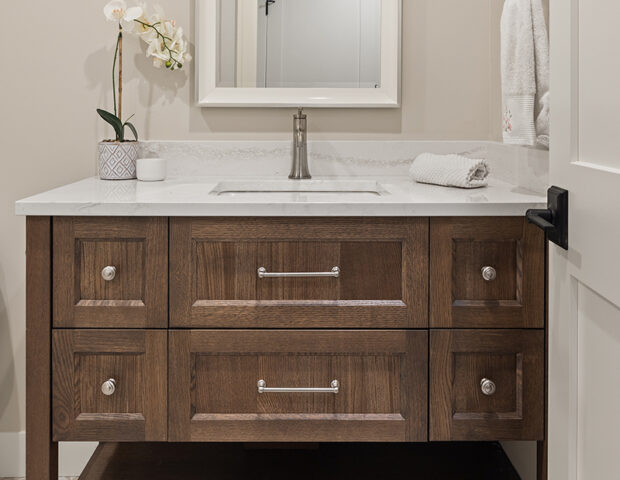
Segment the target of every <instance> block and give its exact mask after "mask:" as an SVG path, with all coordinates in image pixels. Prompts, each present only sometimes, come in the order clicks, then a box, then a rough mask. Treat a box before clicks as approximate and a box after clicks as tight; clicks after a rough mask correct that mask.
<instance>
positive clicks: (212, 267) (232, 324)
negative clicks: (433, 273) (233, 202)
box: [170, 218, 428, 328]
mask: <svg viewBox="0 0 620 480" xmlns="http://www.w3.org/2000/svg"><path fill="white" fill-rule="evenodd" d="M170 228H171V231H170V238H171V240H170V241H171V258H170V282H171V285H170V321H171V326H172V327H176V328H188V327H192V328H222V327H226V328H248V327H258V328H307V327H316V328H407V327H410V328H420V327H422V328H423V327H426V326H427V325H428V319H427V316H428V310H427V294H428V219H358V218H356V219H351V218H345V219H330V218H323V219H315V218H308V219H305V218H304V219H299V218H293V219H278V218H260V219H257V218H242V219H222V218H213V219H204V218H203V219H191V218H173V219H171V226H170ZM334 266H338V267H340V269H341V276H340V278H305V279H300V278H287V279H273V278H270V279H259V278H258V275H257V270H258V268H259V267H265V268H266V269H267V271H269V272H308V271H310V272H316V271H326V272H327V271H330V270H331V269H332V268H333V267H334Z"/></svg>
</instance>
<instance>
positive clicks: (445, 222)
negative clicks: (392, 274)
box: [430, 217, 545, 328]
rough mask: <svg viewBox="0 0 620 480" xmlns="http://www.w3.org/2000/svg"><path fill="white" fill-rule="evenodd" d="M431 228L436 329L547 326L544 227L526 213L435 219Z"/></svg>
mask: <svg viewBox="0 0 620 480" xmlns="http://www.w3.org/2000/svg"><path fill="white" fill-rule="evenodd" d="M430 229H431V233H430V236H431V248H430V252H431V253H430V325H431V328H544V322H545V315H544V306H545V300H544V292H545V240H544V235H543V233H542V231H541V230H540V229H538V228H537V227H535V226H534V225H529V224H528V223H527V222H526V220H525V219H524V218H522V217H498V218H485V217H478V218H432V219H431V227H430ZM485 266H491V267H494V268H495V269H496V270H497V279H496V280H494V281H491V282H487V281H485V280H484V279H483V278H482V274H481V269H482V267H485Z"/></svg>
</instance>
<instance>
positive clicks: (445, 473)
mask: <svg viewBox="0 0 620 480" xmlns="http://www.w3.org/2000/svg"><path fill="white" fill-rule="evenodd" d="M249 478H252V479H256V480H290V479H294V480H317V479H322V478H325V479H332V478H339V479H356V480H377V479H390V480H427V479H433V480H455V479H459V480H464V479H470V480H474V479H475V480H518V479H519V475H518V474H517V472H516V471H515V470H514V468H513V466H512V465H511V463H510V461H509V460H508V458H507V457H506V455H505V453H504V452H503V450H502V449H501V447H500V446H499V444H496V443H474V444H472V443H450V444H444V443H432V444H419V443H409V444H389V445H385V444H374V443H370V444H321V445H319V446H317V447H316V448H314V449H303V450H302V449H297V448H294V446H292V445H289V446H288V448H287V445H286V444H284V445H282V446H280V447H279V448H277V449H265V448H262V449H257V448H253V446H250V447H249V448H248V446H244V445H239V444H214V443H208V444H200V443H194V444H187V443H185V444H184V443H173V444H154V443H141V444H140V443H138V444H135V443H129V444H112V443H107V444H101V445H99V447H98V448H97V450H96V452H95V454H94V455H93V457H92V459H91V461H90V462H89V464H88V466H87V467H86V469H85V470H84V472H83V473H82V475H81V476H80V479H81V480H136V479H149V480H179V479H182V480H205V479H217V480H247V479H249Z"/></svg>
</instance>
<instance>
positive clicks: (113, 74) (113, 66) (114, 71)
mask: <svg viewBox="0 0 620 480" xmlns="http://www.w3.org/2000/svg"><path fill="white" fill-rule="evenodd" d="M120 41H121V35H120V33H119V35H118V37H117V38H116V49H115V50H114V63H113V64H112V96H113V97H114V115H116V114H117V110H116V59H117V58H118V46H119V43H120Z"/></svg>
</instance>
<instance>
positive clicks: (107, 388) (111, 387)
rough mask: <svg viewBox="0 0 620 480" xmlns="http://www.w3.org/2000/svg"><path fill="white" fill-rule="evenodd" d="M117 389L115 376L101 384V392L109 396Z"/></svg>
mask: <svg viewBox="0 0 620 480" xmlns="http://www.w3.org/2000/svg"><path fill="white" fill-rule="evenodd" d="M115 391H116V380H114V379H113V378H110V379H109V380H106V381H105V382H103V384H102V385H101V393H103V394H104V395H106V396H108V397H109V396H110V395H114V392H115Z"/></svg>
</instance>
